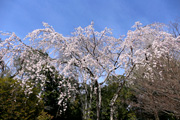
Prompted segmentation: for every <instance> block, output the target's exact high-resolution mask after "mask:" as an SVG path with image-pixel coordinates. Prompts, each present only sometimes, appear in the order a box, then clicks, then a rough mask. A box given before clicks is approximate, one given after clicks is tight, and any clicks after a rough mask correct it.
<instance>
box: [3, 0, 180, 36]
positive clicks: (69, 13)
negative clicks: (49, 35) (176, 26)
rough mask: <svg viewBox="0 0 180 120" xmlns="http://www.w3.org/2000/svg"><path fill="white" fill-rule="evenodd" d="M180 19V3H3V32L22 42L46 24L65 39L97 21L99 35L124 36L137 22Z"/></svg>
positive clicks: (170, 0)
mask: <svg viewBox="0 0 180 120" xmlns="http://www.w3.org/2000/svg"><path fill="white" fill-rule="evenodd" d="M178 17H180V0H0V31H5V32H7V31H9V32H15V33H16V34H17V35H18V36H20V37H21V38H23V37H25V35H26V34H28V33H29V32H31V31H33V30H34V29H38V28H43V26H42V22H47V23H49V24H50V25H51V26H53V27H54V28H55V30H56V31H57V32H59V33H62V34H63V35H65V36H68V35H70V34H71V32H72V31H73V30H74V28H76V27H78V26H82V27H85V26H87V25H89V24H90V23H91V21H92V20H93V21H94V25H95V29H96V30H97V31H101V30H103V29H104V28H105V27H108V28H112V29H113V33H114V36H115V37H118V36H119V35H125V34H126V33H127V31H128V30H129V29H131V26H132V25H133V24H134V22H136V21H140V22H142V23H143V24H144V25H146V24H150V23H153V22H162V23H166V24H167V23H168V22H169V21H173V20H174V19H176V18H178Z"/></svg>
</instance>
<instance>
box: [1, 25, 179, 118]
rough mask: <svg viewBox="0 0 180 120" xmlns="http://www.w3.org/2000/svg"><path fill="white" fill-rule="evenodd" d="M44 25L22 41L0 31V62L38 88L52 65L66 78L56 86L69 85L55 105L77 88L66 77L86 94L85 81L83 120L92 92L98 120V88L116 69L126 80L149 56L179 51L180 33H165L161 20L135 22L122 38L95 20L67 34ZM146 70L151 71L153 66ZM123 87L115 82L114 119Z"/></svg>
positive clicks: (12, 34)
mask: <svg viewBox="0 0 180 120" xmlns="http://www.w3.org/2000/svg"><path fill="white" fill-rule="evenodd" d="M43 25H44V26H45V28H44V29H37V30H34V31H33V32H31V33H29V34H28V35H27V36H26V37H25V38H24V39H23V40H21V39H20V38H19V37H18V36H16V35H15V33H11V34H10V33H2V34H5V35H9V37H7V38H6V39H5V40H4V41H2V42H1V43H0V49H1V51H0V55H1V56H2V57H1V60H3V61H5V64H6V65H8V66H9V68H10V70H11V73H12V75H11V76H12V77H13V78H17V79H18V78H21V79H23V83H24V85H26V84H25V83H26V81H28V80H29V79H35V81H37V82H36V83H38V82H39V81H40V83H41V86H42V88H43V86H44V83H45V81H44V80H45V75H43V74H41V71H42V70H44V71H46V69H45V68H43V65H44V64H46V68H48V70H50V71H52V72H53V70H51V66H53V67H54V68H56V71H58V72H59V74H61V75H63V76H64V78H65V79H64V81H61V82H60V83H59V86H60V87H61V86H64V87H66V88H67V89H66V91H67V92H62V93H61V94H60V97H59V104H61V103H62V102H63V101H64V99H66V100H67V99H68V98H69V97H71V92H72V91H75V90H74V87H73V85H72V84H71V82H70V81H71V79H67V78H73V80H74V79H75V80H77V81H79V82H80V83H81V85H82V86H84V91H85V93H88V91H87V86H86V85H87V84H89V85H90V87H91V88H90V92H89V96H90V99H89V101H88V99H87V95H86V97H85V104H84V105H85V107H84V111H85V113H84V114H87V116H86V115H85V117H84V119H88V118H90V111H89V110H87V109H88V108H91V102H92V101H91V100H92V96H93V95H95V96H96V111H97V113H96V116H97V120H99V119H100V109H101V86H102V85H103V84H105V82H106V81H107V80H108V79H109V77H110V76H112V75H113V76H119V74H120V73H119V72H116V71H121V70H123V71H125V72H124V75H122V76H125V78H126V79H127V78H128V77H130V76H131V73H132V71H133V69H136V70H137V69H138V66H148V62H149V60H150V59H151V58H152V56H156V57H161V56H163V55H166V54H167V53H170V50H171V48H175V50H177V51H178V50H179V47H178V45H177V44H176V41H177V40H179V39H180V37H177V38H174V37H173V36H172V35H171V34H169V33H167V32H165V31H164V29H163V27H162V24H152V25H147V26H145V27H142V26H141V25H142V24H141V23H140V22H136V23H135V25H134V26H133V28H135V30H134V31H128V33H127V36H126V37H120V38H115V37H113V35H112V31H111V29H108V28H105V29H104V30H103V31H101V32H97V31H95V30H94V28H93V25H94V24H93V23H91V25H89V26H87V27H85V28H81V27H78V28H76V29H75V31H74V32H73V33H72V35H71V36H68V37H64V36H63V35H62V34H60V33H58V32H56V31H55V30H54V29H53V27H52V26H50V25H48V24H47V23H43ZM28 40H29V42H27V41H28ZM26 43H28V44H26ZM17 58H20V60H19V63H20V64H21V66H19V67H17V66H15V61H16V59H17ZM154 64H156V63H154ZM148 68H149V70H152V68H151V66H148ZM151 76H153V75H152V74H149V72H148V73H147V74H146V77H151ZM99 79H101V81H100V80H99ZM123 85H124V82H122V83H119V87H118V89H117V92H116V93H115V94H114V97H113V98H112V100H111V103H109V104H110V106H111V120H113V111H114V110H113V106H114V103H115V101H116V99H117V97H118V93H119V92H120V90H121V89H122V87H123ZM27 91H30V89H29V90H27ZM66 96H68V97H66ZM88 105H89V106H88ZM64 106H65V102H64ZM65 109H66V108H65ZM65 109H64V110H65ZM86 110H87V111H86Z"/></svg>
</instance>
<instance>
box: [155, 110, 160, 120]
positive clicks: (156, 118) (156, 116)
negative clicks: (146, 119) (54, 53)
mask: <svg viewBox="0 0 180 120" xmlns="http://www.w3.org/2000/svg"><path fill="white" fill-rule="evenodd" d="M154 117H155V120H159V115H158V112H157V111H155V112H154Z"/></svg>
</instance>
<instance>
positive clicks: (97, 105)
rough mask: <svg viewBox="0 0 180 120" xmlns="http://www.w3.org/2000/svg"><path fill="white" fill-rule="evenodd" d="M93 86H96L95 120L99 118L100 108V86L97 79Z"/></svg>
mask: <svg viewBox="0 0 180 120" xmlns="http://www.w3.org/2000/svg"><path fill="white" fill-rule="evenodd" d="M95 87H96V116H97V120H99V119H100V109H101V86H100V84H99V83H98V82H97V81H96V83H95Z"/></svg>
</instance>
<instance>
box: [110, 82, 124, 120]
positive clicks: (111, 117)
mask: <svg viewBox="0 0 180 120" xmlns="http://www.w3.org/2000/svg"><path fill="white" fill-rule="evenodd" d="M124 85H125V80H123V82H122V83H121V82H120V83H119V86H118V88H117V91H116V93H115V94H114V96H113V98H112V99H111V103H110V110H111V111H110V112H111V113H110V120H113V114H114V109H115V108H114V104H115V102H116V100H117V98H118V96H119V93H120V92H121V90H122V88H123V86H124Z"/></svg>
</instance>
